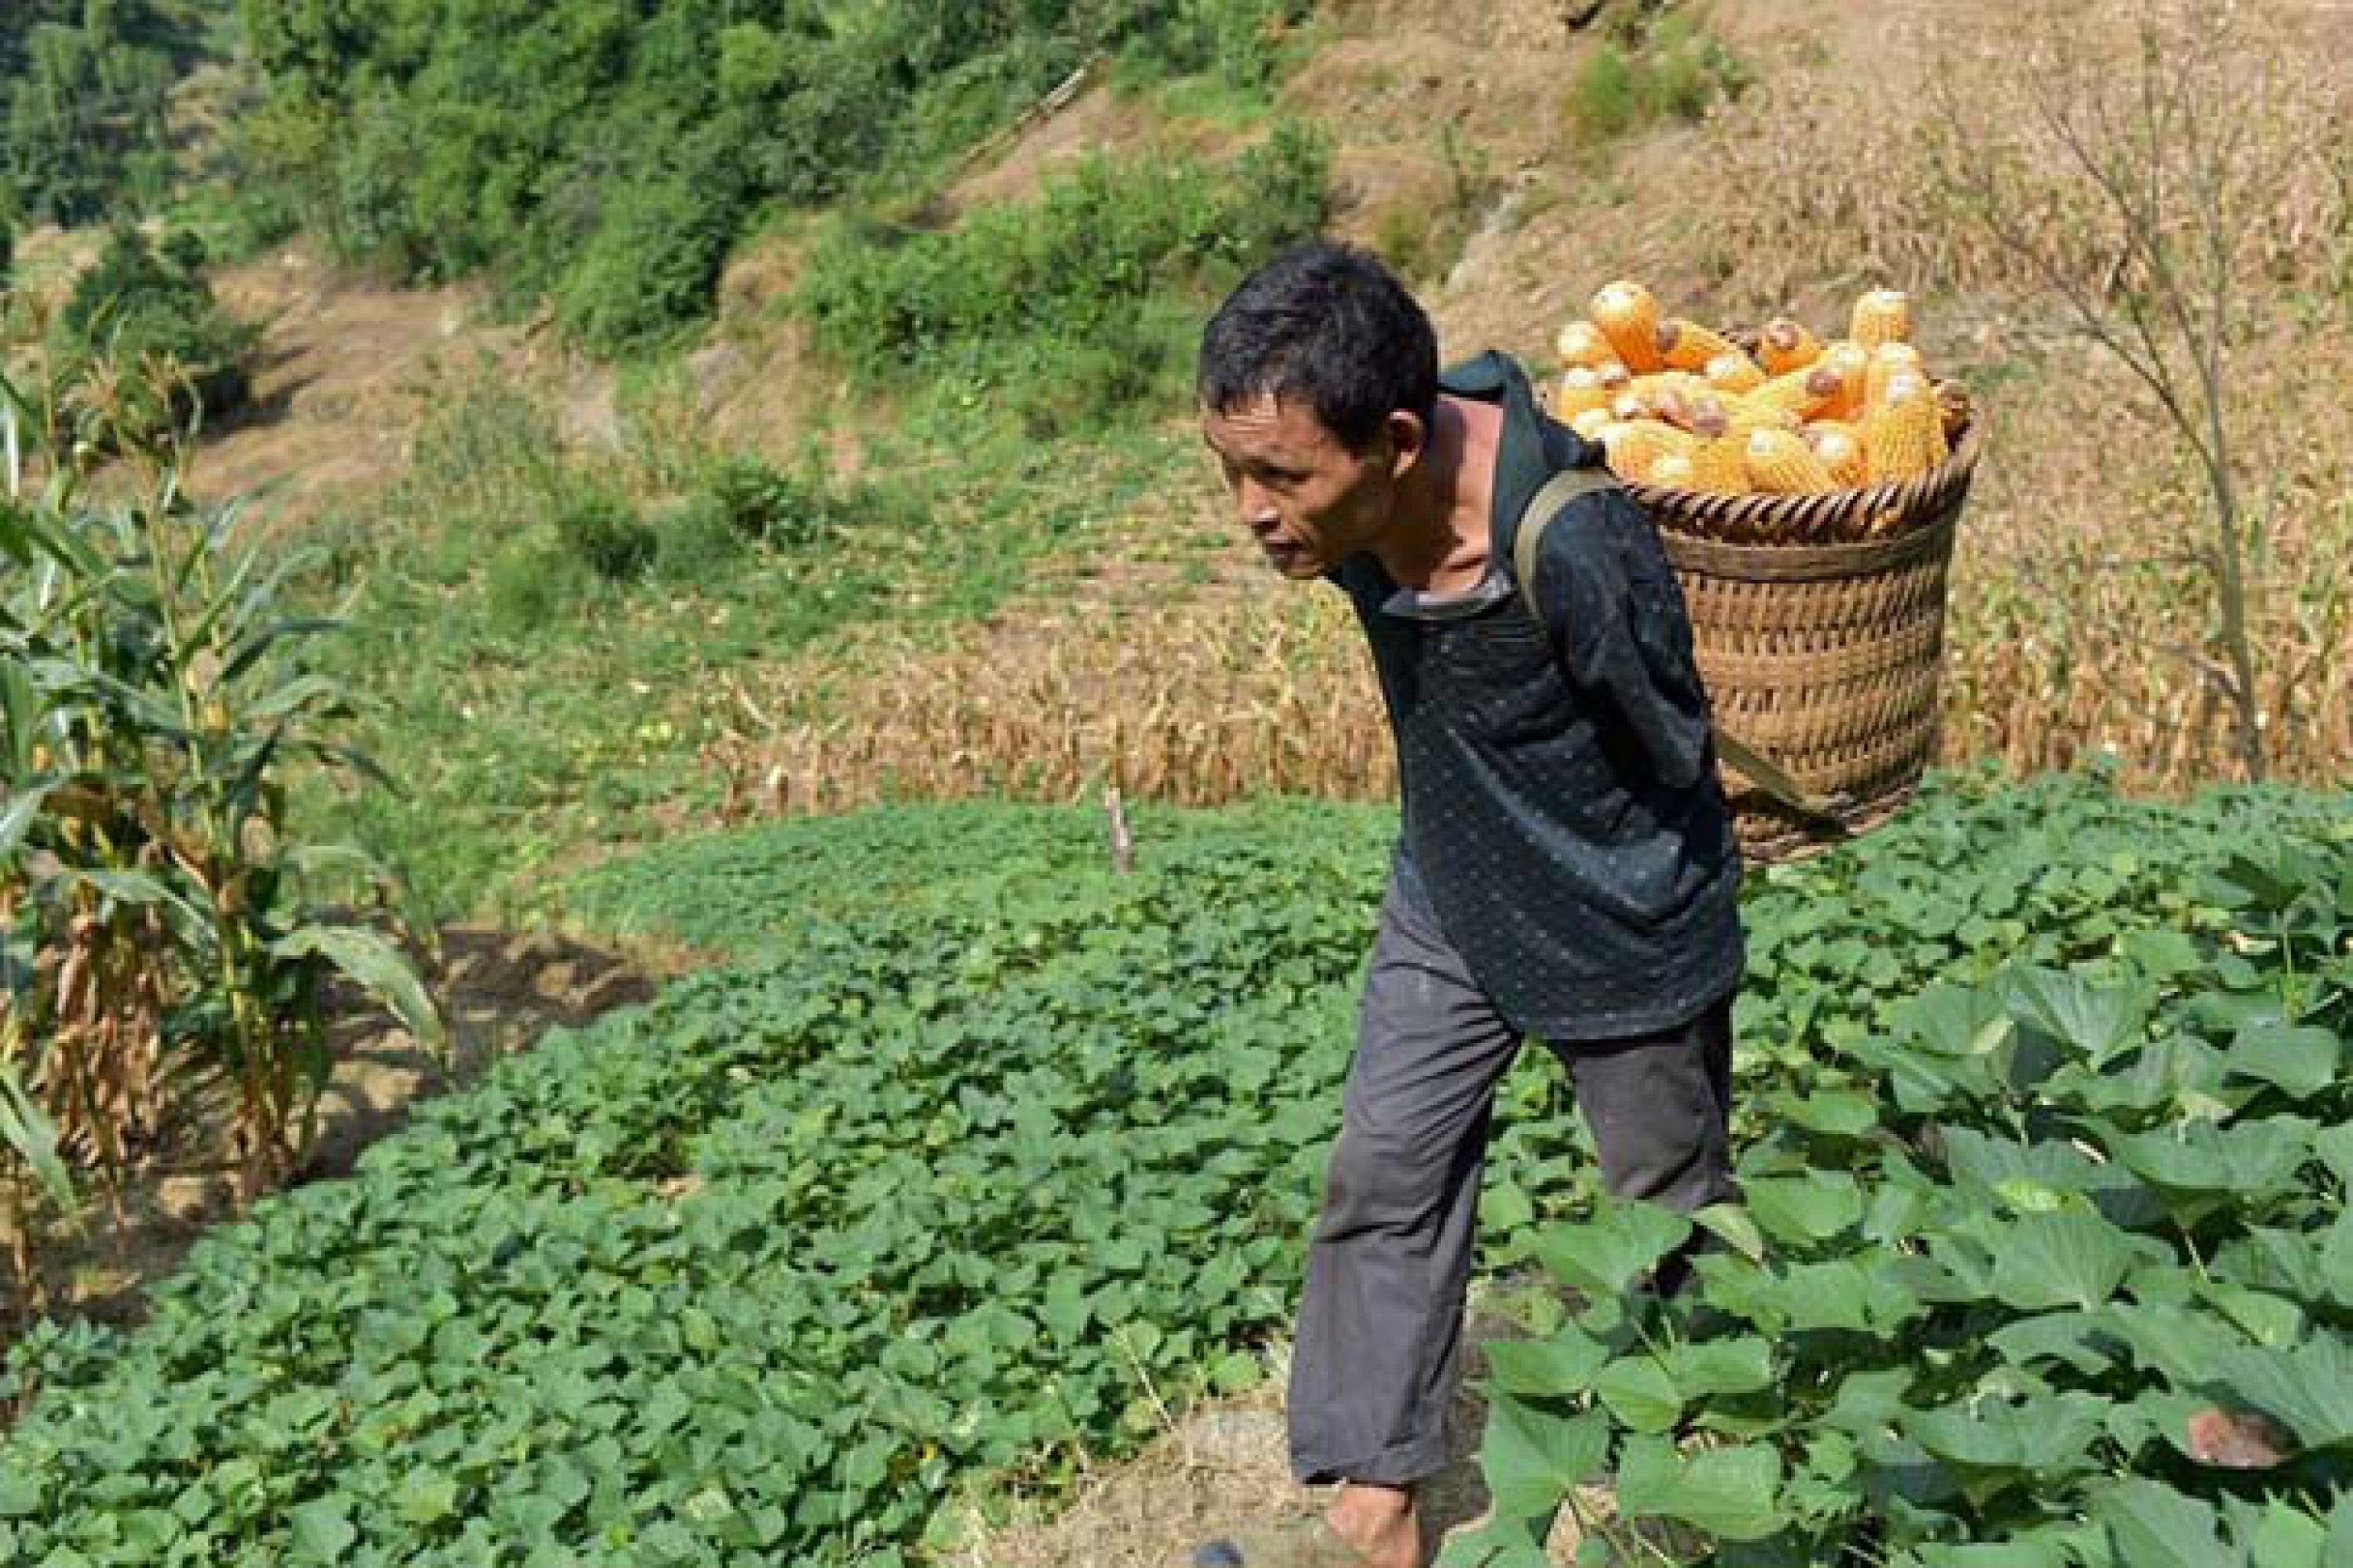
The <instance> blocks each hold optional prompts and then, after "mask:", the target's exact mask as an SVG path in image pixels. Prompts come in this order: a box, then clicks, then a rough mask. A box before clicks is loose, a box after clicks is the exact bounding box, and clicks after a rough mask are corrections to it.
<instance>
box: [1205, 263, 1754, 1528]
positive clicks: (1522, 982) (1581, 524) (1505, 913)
mask: <svg viewBox="0 0 2353 1568" xmlns="http://www.w3.org/2000/svg"><path fill="white" fill-rule="evenodd" d="M1198 384H1199V393H1200V404H1201V419H1202V426H1203V433H1204V435H1205V437H1206V439H1207V440H1208V441H1209V447H1210V450H1211V451H1212V452H1214V453H1215V454H1216V456H1217V458H1218V460H1219V462H1220V464H1221V465H1222V466H1223V468H1224V471H1225V479H1226V483H1227V485H1228V486H1229V487H1230V488H1231V490H1232V493H1233V496H1234V501H1235V504H1236V505H1237V506H1238V507H1239V509H1240V512H1241V521H1242V523H1243V524H1244V525H1245V526H1246V527H1247V528H1248V529H1249V531H1250V533H1251V535H1252V536H1253V537H1254V538H1255V539H1256V540H1257V543H1258V545H1259V547H1260V548H1261V549H1262V550H1263V551H1264V552H1266V557H1267V560H1268V562H1269V564H1271V565H1272V566H1273V568H1275V570H1277V571H1278V572H1280V573H1282V574H1283V575H1284V576H1285V577H1288V578H1290V579H1293V580H1294V581H1299V582H1312V581H1315V580H1317V579H1322V580H1324V581H1326V582H1329V583H1332V584H1337V586H1339V587H1340V588H1341V589H1343V590H1345V591H1346V592H1347V594H1348V595H1349V597H1350V599H1351V600H1353V601H1354V604H1355V607H1356V612H1357V616H1358V618H1359V619H1360V620H1361V621H1362V623H1363V625H1364V629H1365V634H1366V637H1367V639H1368V640H1369V643H1370V645H1371V651H1372V658H1373V663H1374V665H1375V667H1376V669H1377V671H1378V674H1379V677H1380V682H1381V691H1382V696H1383V697H1384V699H1385V706H1386V709H1387V712H1388V719H1389V725H1390V728H1391V729H1392V731H1393V732H1394V734H1395V736H1396V740H1397V747H1398V764H1399V775H1400V777H1401V795H1402V807H1403V827H1402V831H1401V835H1400V840H1399V842H1398V846H1397V851H1396V855H1395V857H1394V863H1393V866H1392V869H1391V874H1390V879H1389V884H1388V888H1387V891H1386V894H1385V897H1384V900H1383V904H1382V909H1381V918H1380V928H1379V934H1378V935H1377V936H1376V937H1375V938H1374V942H1373V949H1372V955H1371V959H1370V963H1369V970H1368V974H1367V977H1366V981H1365V986H1364V993H1363V1001H1362V1010H1361V1015H1360V1021H1359V1029H1358V1037H1357V1045H1356V1051H1355V1055H1354V1058H1353V1062H1352V1064H1351V1065H1350V1068H1349V1076H1348V1084H1347V1089H1346V1093H1345V1095H1344V1096H1343V1100H1342V1115H1341V1127H1340V1134H1339V1139H1338V1142H1337V1144H1335V1145H1334V1148H1333V1152H1332V1157H1331V1166H1330V1170H1329V1174H1328V1176H1327V1178H1326V1187H1325V1192H1324V1200H1323V1211H1322V1214H1321V1219H1320V1220H1319V1222H1318V1224H1317V1228H1316V1232H1315V1237H1314V1240H1313V1243H1312V1246H1311V1248H1310V1251H1309V1254H1308V1261H1307V1278H1306V1288H1305V1295H1304V1298H1303V1300H1302V1302H1301V1304H1300V1315H1299V1324H1298V1336H1297V1342H1296V1349H1295V1353H1294V1356H1293V1360H1292V1371H1291V1383H1290V1391H1289V1420H1290V1448H1291V1462H1292V1466H1293V1469H1294V1471H1295V1472H1296V1474H1297V1475H1298V1477H1299V1479H1300V1480H1302V1481H1304V1482H1306V1483H1308V1484H1323V1483H1328V1482H1333V1481H1338V1482H1342V1483H1344V1484H1342V1486H1341V1488H1340V1490H1339V1492H1338V1494H1337V1499H1336V1500H1335V1501H1334V1502H1333V1504H1332V1506H1331V1507H1330V1509H1329V1510H1328V1512H1326V1513H1325V1514H1324V1516H1323V1518H1322V1519H1321V1520H1320V1521H1318V1520H1302V1521H1294V1522H1293V1523H1292V1524H1291V1525H1290V1526H1288V1527H1285V1528H1280V1529H1270V1530H1265V1531H1261V1532H1259V1533H1258V1534H1257V1535H1255V1536H1246V1537H1243V1538H1241V1539H1239V1540H1234V1541H1222V1542H1218V1543H1214V1544H1211V1545H1210V1546H1208V1547H1204V1548H1203V1550H1202V1552H1201V1553H1200V1555H1199V1559H1198V1560H1199V1561H1200V1562H1201V1563H1203V1564H1204V1565H1205V1568H1213V1565H1223V1568H1304V1565H1307V1564H1333V1565H1348V1568H1419V1564H1421V1563H1422V1561H1423V1560H1424V1552H1425V1550H1426V1548H1425V1544H1424V1543H1423V1542H1422V1540H1421V1534H1422V1528H1421V1526H1422V1522H1421V1520H1420V1519H1419V1518H1418V1517H1417V1512H1416V1509H1415V1487H1416V1484H1417V1482H1419V1481H1420V1480H1423V1479H1424V1478H1426V1477H1428V1476H1430V1475H1431V1474H1432V1473H1433V1472H1434V1471H1436V1470H1437V1469H1438V1468H1439V1467H1440V1466H1441V1464H1443V1462H1444V1458H1445V1444H1446V1437H1445V1430H1444V1429H1445V1416H1446V1412H1447V1408H1448V1405H1449V1401H1450V1399H1451V1397H1452V1394H1453V1390H1454V1386H1455V1383H1456V1380H1457V1375H1458V1366H1459V1352H1460V1347H1461V1336H1462V1323H1463V1303H1464V1290H1465V1284H1466V1281H1467V1278H1468V1273H1469V1268H1470V1260H1471V1253H1472V1243H1473V1240H1474V1237H1475V1232H1476V1211H1477V1203H1478V1194H1479V1181H1480V1174H1481V1163H1482V1156H1483V1152H1484V1148H1485V1144H1486V1140H1487V1133H1488V1125H1489V1115H1490V1112H1491V1110H1492V1107H1493V1103H1494V1097H1495V1089H1496V1084H1497V1080H1499V1079H1500V1078H1501V1076H1502V1075H1503V1072H1504V1070H1505V1068H1506V1067H1507V1066H1509V1065H1510V1064H1511V1061H1512V1059H1513V1056H1514V1055H1515V1054H1516V1053H1517V1050H1518V1048H1519V1045H1520V1042H1521V1041H1522V1039H1523V1038H1524V1037H1526V1036H1529V1035H1533V1036H1535V1037H1536V1038H1539V1039H1541V1040H1543V1041H1545V1044H1546V1045H1547V1046H1549V1047H1550V1048H1552V1050H1553V1051H1554V1052H1555V1053H1556V1054H1557V1055H1558V1056H1559V1057H1560V1059H1561V1062H1562V1063H1563V1064H1565V1065H1566V1067H1567V1069H1568V1071H1569V1072H1570V1073H1571V1075H1572V1076H1573V1078H1574V1080H1575V1084H1576V1089H1577V1103H1578V1105H1579V1106H1580V1107H1581V1108H1582V1111H1583V1113H1584V1115H1585V1117H1586V1118H1587V1122H1588V1125H1589V1126H1590V1127H1591V1128H1592V1129H1593V1139H1594V1143H1595V1144H1596V1146H1597V1148H1598V1150H1599V1153H1600V1157H1601V1167H1602V1176H1603V1178H1604V1180H1605V1181H1606V1182H1607V1184H1608V1185H1609V1189H1610V1190H1611V1191H1612V1192H1617V1193H1620V1194H1622V1195H1626V1196H1632V1197H1641V1198H1649V1199H1654V1200H1657V1201H1659V1202H1662V1203H1666V1204H1670V1205H1672V1206H1673V1207H1675V1208H1680V1209H1684V1210H1687V1211H1688V1210H1690V1209H1694V1208H1701V1207H1704V1206H1705V1205H1707V1204H1709V1203H1713V1202H1717V1201H1719V1200H1721V1199H1724V1198H1728V1197H1730V1196H1732V1195H1733V1192H1734V1189H1733V1184H1732V1180H1731V1176H1730V1173H1729V1156H1728V1152H1727V1148H1726V1144H1727V1136H1726V1115H1727V1109H1728V1101H1729V1095H1730V1076H1731V1048H1732V1042H1731V1008H1732V995H1733V992H1734V990H1735V988H1736V986H1737V984H1738V980H1739V974H1740V968H1741V963H1742V945H1741V936H1740V926H1739V911H1738V907H1737V894H1738V886H1739V875H1740V871H1739V855H1738V850H1737V843H1736V841H1735V840H1734V838H1733V832H1732V824H1731V821H1730V817H1729V814H1728V812H1727V810H1726V807H1725V802H1724V797H1723V793H1722V791H1721V788H1720V787H1719V785H1718V783H1717V780H1716V770H1715V757H1714V746H1713V744H1712V743H1711V740H1710V736H1709V727H1708V714H1707V707H1706V699H1705V695H1704V693H1703V691H1702V689H1701V685H1700V680H1699V675H1698V671H1697V668H1696V666H1695V664H1694V663H1693V660H1692V654H1691V635H1690V626H1689V620H1688V618H1687V616H1686V614H1685V611H1684V606H1683V599H1682V595H1681V591H1680V589H1679V588H1678V586H1677V585H1676V583H1675V580H1674V576H1673V571H1672V570H1671V569H1670V568H1669V566H1668V564H1667V561H1666V558H1665V555H1664V552H1663V551H1662V549H1661V547H1660V544H1659V540H1658V536H1657V531H1656V529H1655V528H1654V527H1653V525H1652V524H1651V522H1650V520H1649V519H1648V518H1647V517H1646V516H1645V515H1644V513H1643V512H1642V510H1641V507H1640V506H1639V505H1638V504H1635V503H1634V502H1633V501H1632V500H1631V499H1630V498H1628V497H1627V496H1626V495H1625V492H1624V491H1623V490H1622V489H1619V488H1615V487H1609V488H1602V489H1598V490H1593V491H1591V492H1588V493H1585V494H1581V495H1578V496H1576V497H1575V498H1574V499H1571V500H1569V501H1568V502H1566V503H1565V504H1563V505H1561V508H1560V510H1559V512H1558V515H1557V516H1556V517H1554V518H1553V519H1552V520H1550V522H1549V524H1548V525H1547V527H1546V529H1545V533H1544V534H1543V535H1542V536H1541V537H1540V540H1539V544H1540V553H1539V555H1538V557H1537V564H1536V570H1535V571H1534V572H1533V573H1532V576H1533V578H1534V585H1533V586H1534V592H1535V594H1536V596H1537V598H1538V600H1539V601H1540V603H1539V606H1538V607H1539V609H1540V610H1541V614H1531V613H1530V609H1529V603H1528V601H1527V595H1528V592H1529V584H1522V583H1520V582H1518V581H1517V580H1516V579H1517V572H1516V568H1515V567H1514V564H1513V540H1514V539H1515V537H1516V535H1517V531H1518V529H1519V527H1520V525H1521V513H1522V512H1523V511H1524V510H1525V509H1526V508H1527V507H1528V505H1529V502H1530V501H1531V499H1532V498H1533V497H1534V496H1535V495H1536V493H1537V491H1538V490H1539V489H1540V488H1543V487H1544V486H1545V482H1546V480H1547V479H1549V478H1550V477H1551V476H1552V475H1553V474H1555V473H1556V472H1560V471H1562V470H1565V469H1570V468H1576V467H1582V466H1587V465H1591V464H1594V463H1597V462H1598V461H1599V459H1600V452H1599V449H1598V448H1597V447H1594V446H1593V445H1591V444H1589V443H1587V442H1585V441H1584V440H1581V439H1579V438H1578V437H1577V435H1576V434H1575V433H1574V432H1572V431H1570V430H1568V429H1567V428H1565V427H1564V426H1561V425H1560V424H1555V423H1553V422H1552V421H1551V420H1549V419H1547V418H1546V417H1545V415H1544V414H1543V413H1542V412H1541V411H1540V410H1539V409H1538V408H1536V406H1535V401H1534V398H1533V396H1532V394H1531V392H1530V391H1529V384H1528V381H1527V378H1526V377H1525V376H1523V375H1522V374H1521V373H1520V371H1519V370H1518V368H1517V367H1516V366H1514V365H1513V364H1512V363H1511V361H1509V360H1506V359H1504V358H1503V357H1502V356H1500V355H1497V354H1493V353H1489V354H1486V355H1482V356H1481V357H1480V358H1479V359H1476V360H1471V361H1470V362H1468V363H1467V364H1465V365H1462V366H1460V367H1458V368H1456V369H1455V370H1454V371H1452V372H1451V373H1449V375H1447V376H1445V377H1444V378H1443V379H1442V378H1441V377H1440V376H1439V374H1438V367H1437V349H1436V340H1435V337H1434V335H1433V331H1432V329H1431V326H1430V323H1429V320H1428V318H1427V317H1426V316H1425V315H1424V314H1423V313H1422V312H1421V309H1420V308H1419V307H1418V306H1417V304H1416V303H1415V302H1414V300H1413V298H1412V297H1411V296H1409V295H1408V294H1407V293H1406V291H1405V290H1404V288H1403V287H1402V286H1401V284H1400V283H1399V282H1398V280H1396V279H1395V278H1394V277H1392V276H1391V275H1390V274H1389V273H1388V272H1387V271H1386V270H1385V268H1384V267H1383V266H1382V265H1381V264H1379V263H1378V262H1377V261H1375V260H1373V259H1372V258H1371V257H1369V256H1368V255H1366V254H1364V253H1362V252H1360V251H1357V250H1353V249H1351V248H1347V247H1344V246H1339V245H1335V244H1332V243H1329V242H1324V241H1317V242H1312V243H1309V244H1307V245H1304V246H1301V247H1299V248H1295V249H1293V250H1291V251H1289V252H1288V253H1286V254H1284V255H1282V256H1280V257H1278V258H1277V259H1276V260H1274V261H1273V262H1272V263H1270V264H1268V265H1267V266H1266V267H1265V268H1264V269H1263V270H1261V271H1260V272H1258V273H1257V274H1256V275H1255V276H1253V277H1252V278H1250V279H1249V280H1247V281H1245V282H1244V283H1243V284H1242V285H1241V287H1240V288H1239V289H1237V290H1236V291H1235V292H1234V294H1233V295H1232V296H1231V297H1230V298H1228V299H1227V300H1226V301H1225V304H1224V305H1223V306H1222V307H1221V308H1220V309H1219V311H1218V312H1217V314H1216V316H1215V317H1214V318H1213V319H1212V320H1211V321H1210V323H1209V328H1208V329H1207V331H1206V332H1205V333H1204V335H1203V339H1202V344H1201V355H1200V366H1199V383H1198ZM1679 1267H1680V1262H1679V1260H1678V1261H1677V1262H1676V1263H1675V1264H1673V1265H1671V1269H1679ZM1662 1272H1670V1271H1666V1270H1662ZM1673 1283H1674V1282H1673V1281H1669V1280H1663V1279H1662V1280H1661V1282H1660V1286H1661V1288H1672V1285H1673Z"/></svg>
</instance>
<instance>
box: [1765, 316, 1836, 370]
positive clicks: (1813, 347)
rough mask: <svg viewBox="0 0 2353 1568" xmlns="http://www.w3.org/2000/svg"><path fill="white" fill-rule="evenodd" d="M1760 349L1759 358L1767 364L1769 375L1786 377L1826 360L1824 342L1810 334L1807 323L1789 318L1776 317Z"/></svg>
mask: <svg viewBox="0 0 2353 1568" xmlns="http://www.w3.org/2000/svg"><path fill="white" fill-rule="evenodd" d="M1757 348H1758V355H1757V358H1758V359H1759V360H1762V361H1763V362H1764V366H1765V374H1766V375H1768V376H1786V375H1788V374H1789V373H1790V372H1791V371H1793V370H1802V369H1804V368H1805V367H1806V366H1807V365H1810V364H1812V363H1813V362H1814V361H1815V360H1818V359H1820V358H1821V357H1822V342H1821V340H1820V339H1819V338H1817V337H1816V336H1815V335H1814V334H1813V333H1811V332H1809V331H1807V330H1806V329H1805V324H1804V323H1803V322H1801V321H1792V320H1790V319H1789V318H1788V317H1787V316H1776V317H1774V318H1773V319H1772V320H1771V321H1769V322H1767V323H1766V324H1765V331H1764V333H1763V334H1762V335H1761V336H1760V337H1759V338H1758V339H1757Z"/></svg>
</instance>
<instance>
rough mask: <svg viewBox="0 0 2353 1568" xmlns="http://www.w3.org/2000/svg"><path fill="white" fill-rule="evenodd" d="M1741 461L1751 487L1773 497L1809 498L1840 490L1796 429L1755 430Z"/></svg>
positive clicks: (1744, 449)
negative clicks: (1815, 494)
mask: <svg viewBox="0 0 2353 1568" xmlns="http://www.w3.org/2000/svg"><path fill="white" fill-rule="evenodd" d="M1740 461H1741V465H1742V467H1743V468H1744V469H1745V470H1746V472H1747V473H1748V476H1749V484H1750V485H1751V486H1752V487H1753V488H1756V489H1758V490H1762V491H1766V492H1768V493H1770V494H1773V495H1805V494H1809V493H1811V492H1814V491H1817V490H1831V489H1836V488H1838V487H1837V486H1836V485H1835V484H1833V482H1832V480H1831V476H1830V470H1829V469H1827V468H1825V467H1823V466H1822V460H1821V459H1820V458H1819V457H1817V456H1814V449H1813V448H1812V447H1810V446H1808V445H1806V444H1805V438H1804V437H1802V436H1801V435H1799V434H1797V433H1796V432H1795V431H1792V430H1752V431H1750V432H1749V440H1748V444H1747V445H1746V446H1745V447H1743V448H1742V449H1741V452H1740Z"/></svg>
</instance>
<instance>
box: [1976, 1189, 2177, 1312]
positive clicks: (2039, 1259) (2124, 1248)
mask: <svg viewBox="0 0 2353 1568" xmlns="http://www.w3.org/2000/svg"><path fill="white" fill-rule="evenodd" d="M1981 1239H1982V1240H1984V1241H1985V1243H1986V1245H1987V1247H1988V1248H1989V1249H1990V1250H1991V1251H1992V1253H1993V1292H1994V1294H1995V1295H1996V1296H1997V1297H1999V1298H2000V1299H2001V1301H2002V1303H2003V1304H2005V1305H2008V1306H2015V1307H2019V1308H2021V1309H2023V1310H2025V1311H2028V1312H2036V1311H2041V1310H2043V1309H2045V1308H2048V1307H2058V1306H2072V1307H2076V1308H2078V1309H2080V1310H2083V1311H2087V1312H2089V1310H2091V1309H2092V1308H2093V1307H2096V1306H2100V1305H2102V1304H2105V1302H2106V1301H2107V1300H2108V1299H2109V1298H2110V1297H2112V1296H2114V1295H2115V1294H2116V1290H2117V1287H2118V1286H2120V1285H2121V1284H2122V1283H2123V1282H2124V1276H2125V1275H2126V1274H2127V1273H2128V1272H2131V1270H2132V1267H2133V1265H2134V1264H2135V1263H2136V1262H2140V1261H2159V1262H2162V1261H2166V1260H2168V1259H2169V1257H2170V1256H2171V1255H2170V1254H2169V1253H2168V1252H2167V1251H2166V1250H2165V1249H2164V1248H2163V1247H2162V1246H2160V1245H2158V1244H2157V1243H2155V1242H2153V1241H2150V1240H2145V1239H2143V1238H2139V1237H2136V1236H2133V1235H2131V1234H2129V1233H2128V1232H2126V1231H2123V1230H2120V1229H2118V1228H2117V1227H2116V1226H2115V1225H2112V1224H2108V1223H2107V1222H2106V1221H2105V1220H2104V1219H2102V1218H2100V1216H2098V1215H2097V1214H2092V1213H2088V1212H2086V1211H2084V1210H2082V1209H2065V1210H2061V1211H2058V1212H2056V1213H2041V1214H2025V1215H2021V1216H2020V1217H2019V1218H2017V1219H2015V1220H2012V1221H2009V1222H2008V1223H2007V1224H2001V1225H1999V1226H1993V1227H1988V1228H1987V1230H1985V1231H1984V1232H1982V1233H1981Z"/></svg>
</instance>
